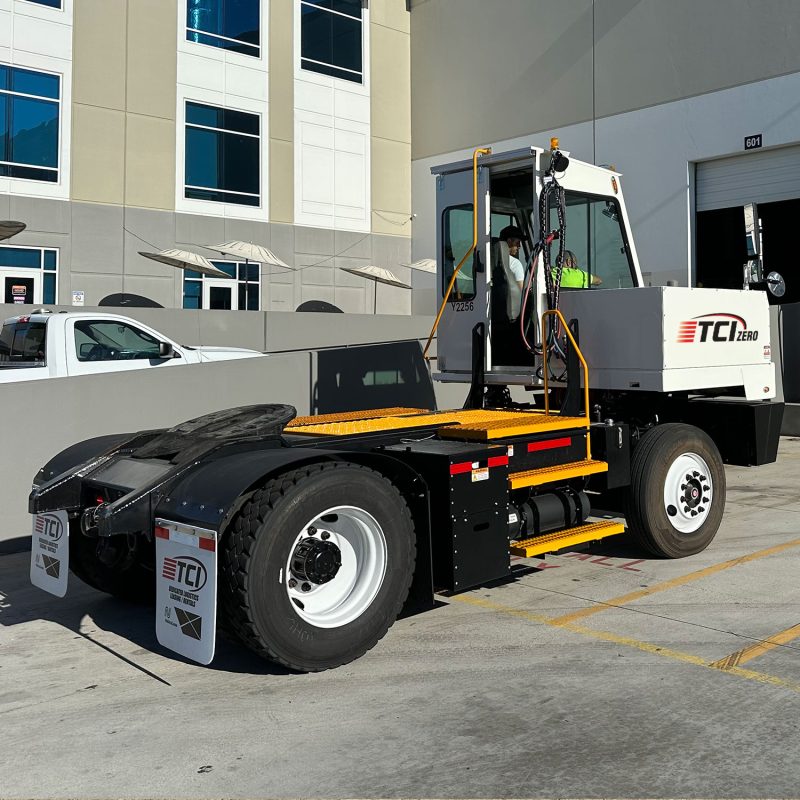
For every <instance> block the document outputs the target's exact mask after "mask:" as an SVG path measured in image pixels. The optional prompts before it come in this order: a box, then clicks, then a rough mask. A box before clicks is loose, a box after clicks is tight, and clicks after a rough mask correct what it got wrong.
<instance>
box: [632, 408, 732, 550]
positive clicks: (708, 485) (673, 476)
mask: <svg viewBox="0 0 800 800" xmlns="http://www.w3.org/2000/svg"><path fill="white" fill-rule="evenodd" d="M724 510H725V468H724V466H723V464H722V458H721V457H720V454H719V450H717V446H716V445H715V444H714V442H713V441H712V440H711V439H710V438H709V436H708V435H707V434H705V433H704V432H703V431H701V430H700V429H699V428H695V427H694V426H692V425H684V424H682V423H666V424H664V425H659V426H657V427H655V428H651V429H650V430H649V431H648V432H647V433H646V434H645V435H644V436H643V437H642V438H641V440H640V441H639V444H638V445H637V447H636V449H635V450H634V451H633V457H632V459H631V485H630V487H629V490H628V497H627V504H626V510H625V516H626V519H627V522H628V530H629V531H630V533H632V534H633V536H634V538H636V539H637V540H638V542H639V543H640V544H641V545H642V546H643V547H644V548H645V549H647V550H649V551H650V552H651V553H654V554H655V555H658V556H664V557H666V558H681V557H682V556H689V555H694V554H695V553H699V552H700V551H701V550H705V548H706V547H708V545H709V544H710V542H711V540H712V539H713V538H714V536H715V535H716V533H717V530H718V529H719V526H720V523H721V522H722V514H723V512H724Z"/></svg>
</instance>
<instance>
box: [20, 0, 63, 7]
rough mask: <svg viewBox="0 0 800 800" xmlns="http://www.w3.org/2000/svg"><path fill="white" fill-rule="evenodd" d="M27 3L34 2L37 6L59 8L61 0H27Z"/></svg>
mask: <svg viewBox="0 0 800 800" xmlns="http://www.w3.org/2000/svg"><path fill="white" fill-rule="evenodd" d="M28 2H29V3H36V5H38V6H49V7H50V8H61V0H28Z"/></svg>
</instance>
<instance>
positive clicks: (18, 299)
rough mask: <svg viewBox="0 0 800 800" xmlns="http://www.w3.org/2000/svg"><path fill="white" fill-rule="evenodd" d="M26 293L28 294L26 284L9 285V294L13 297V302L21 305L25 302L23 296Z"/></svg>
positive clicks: (24, 296)
mask: <svg viewBox="0 0 800 800" xmlns="http://www.w3.org/2000/svg"><path fill="white" fill-rule="evenodd" d="M27 294H28V289H27V287H26V286H12V287H11V296H12V297H13V298H14V302H15V303H16V304H18V305H23V304H24V303H25V298H26V296H27Z"/></svg>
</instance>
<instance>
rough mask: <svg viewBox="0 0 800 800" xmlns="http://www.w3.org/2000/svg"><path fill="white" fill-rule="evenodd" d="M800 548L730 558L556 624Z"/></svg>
mask: <svg viewBox="0 0 800 800" xmlns="http://www.w3.org/2000/svg"><path fill="white" fill-rule="evenodd" d="M798 546H800V539H793V540H792V541H791V542H784V543H783V544H776V545H775V546H774V547H767V548H766V549H764V550H757V551H756V552H755V553H750V554H748V555H746V556H739V558H732V559H731V560H730V561H723V562H722V563H721V564H712V565H711V566H710V567H705V568H703V569H699V570H697V572H690V573H688V574H687V575H680V576H679V577H677V578H672V579H671V580H668V581H664V582H663V583H656V584H655V585H653V586H648V587H646V588H644V589H639V590H637V591H635V592H630V593H628V594H623V595H620V596H619V597H613V598H612V599H611V600H598V601H595V602H596V605H593V606H589V608H582V609H581V610H580V611H573V612H572V613H570V614H565V615H564V616H563V617H558V618H557V620H556V621H557V622H560V623H567V622H575V621H576V620H579V619H585V618H586V617H590V616H592V615H593V614H599V613H600V612H601V611H607V610H608V609H610V608H619V607H620V606H623V605H625V603H631V602H633V601H634V600H639V599H640V598H642V597H648V596H649V595H651V594H656V593H657V592H663V591H666V590H667V589H674V588H675V587H676V586H683V585H684V584H687V583H692V582H693V581H699V580H700V579H701V578H707V577H709V575H715V574H716V573H717V572H722V571H723V570H726V569H730V568H731V567H737V566H739V564H747V563H749V562H750V561H757V560H758V559H759V558H766V557H767V556H771V555H774V554H775V553H782V552H783V551H784V550H789V549H790V548H792V547H798Z"/></svg>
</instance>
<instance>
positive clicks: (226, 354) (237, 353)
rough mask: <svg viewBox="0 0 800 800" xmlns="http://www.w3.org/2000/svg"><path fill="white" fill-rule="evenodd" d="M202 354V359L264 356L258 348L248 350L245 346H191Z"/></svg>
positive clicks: (223, 359)
mask: <svg viewBox="0 0 800 800" xmlns="http://www.w3.org/2000/svg"><path fill="white" fill-rule="evenodd" d="M187 349H189V350H194V352H195V353H197V354H198V356H200V360H201V361H229V360H231V359H234V358H255V357H256V356H263V355H265V354H264V353H259V352H258V351H257V350H246V349H245V348H243V347H205V346H202V347H191V348H187Z"/></svg>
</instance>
